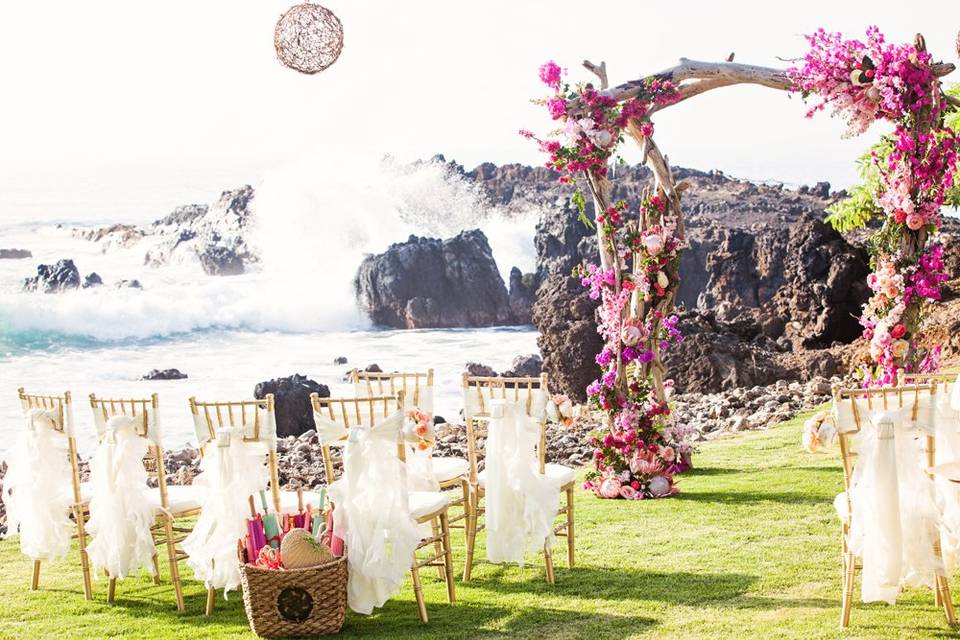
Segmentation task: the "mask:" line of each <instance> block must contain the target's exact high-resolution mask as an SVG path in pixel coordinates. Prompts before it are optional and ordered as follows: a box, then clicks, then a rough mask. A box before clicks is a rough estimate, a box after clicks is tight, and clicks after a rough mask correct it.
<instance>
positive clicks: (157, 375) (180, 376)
mask: <svg viewBox="0 0 960 640" xmlns="http://www.w3.org/2000/svg"><path fill="white" fill-rule="evenodd" d="M186 377H187V374H185V373H183V372H182V371H180V370H179V369H153V370H152V371H150V373H148V374H146V375H144V376H143V377H142V378H140V379H141V380H184V379H186Z"/></svg>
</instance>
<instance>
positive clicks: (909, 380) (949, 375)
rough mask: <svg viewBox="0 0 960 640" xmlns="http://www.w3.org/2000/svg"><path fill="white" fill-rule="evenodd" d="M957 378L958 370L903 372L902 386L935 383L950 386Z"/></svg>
mask: <svg viewBox="0 0 960 640" xmlns="http://www.w3.org/2000/svg"><path fill="white" fill-rule="evenodd" d="M956 380H957V372H956V371H941V372H939V373H901V374H900V379H899V381H898V382H899V383H900V386H909V385H913V384H933V383H934V382H936V383H937V384H938V385H945V386H946V387H948V388H949V386H950V385H952V384H953V383H954V382H955V381H956Z"/></svg>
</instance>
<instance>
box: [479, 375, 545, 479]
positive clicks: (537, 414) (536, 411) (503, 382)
mask: <svg viewBox="0 0 960 640" xmlns="http://www.w3.org/2000/svg"><path fill="white" fill-rule="evenodd" d="M548 393H549V392H548V391H547V374H545V373H543V374H541V375H540V376H538V377H529V378H526V377H517V378H503V377H499V376H471V375H469V374H466V373H465V374H463V417H464V422H465V424H466V428H467V458H468V462H469V463H470V481H471V482H473V483H476V481H477V474H478V473H479V468H478V466H479V465H478V462H477V433H476V431H477V426H478V423H480V422H485V421H488V420H489V419H490V410H491V403H492V401H493V400H507V401H510V402H515V403H517V404H520V405H522V406H523V407H524V409H525V412H526V414H527V416H529V417H531V418H535V419H536V420H537V421H538V422H539V425H540V438H539V441H538V443H537V451H536V454H537V462H538V465H539V468H540V473H544V471H545V469H546V449H547V416H546V402H547V397H548Z"/></svg>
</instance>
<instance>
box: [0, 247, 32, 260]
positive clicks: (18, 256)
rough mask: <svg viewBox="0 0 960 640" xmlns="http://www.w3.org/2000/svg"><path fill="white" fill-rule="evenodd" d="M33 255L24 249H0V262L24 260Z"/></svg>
mask: <svg viewBox="0 0 960 640" xmlns="http://www.w3.org/2000/svg"><path fill="white" fill-rule="evenodd" d="M32 257H33V254H32V253H31V252H29V251H27V250H26V249H0V260H24V259H26V258H32Z"/></svg>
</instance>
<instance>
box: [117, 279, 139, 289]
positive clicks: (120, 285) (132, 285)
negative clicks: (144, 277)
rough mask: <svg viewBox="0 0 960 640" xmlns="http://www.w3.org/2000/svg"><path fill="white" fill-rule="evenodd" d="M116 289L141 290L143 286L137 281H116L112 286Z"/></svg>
mask: <svg viewBox="0 0 960 640" xmlns="http://www.w3.org/2000/svg"><path fill="white" fill-rule="evenodd" d="M114 286H115V287H116V288H117V289H143V285H142V284H140V281H139V280H136V279H134V280H117V282H116V283H115V284H114Z"/></svg>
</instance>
